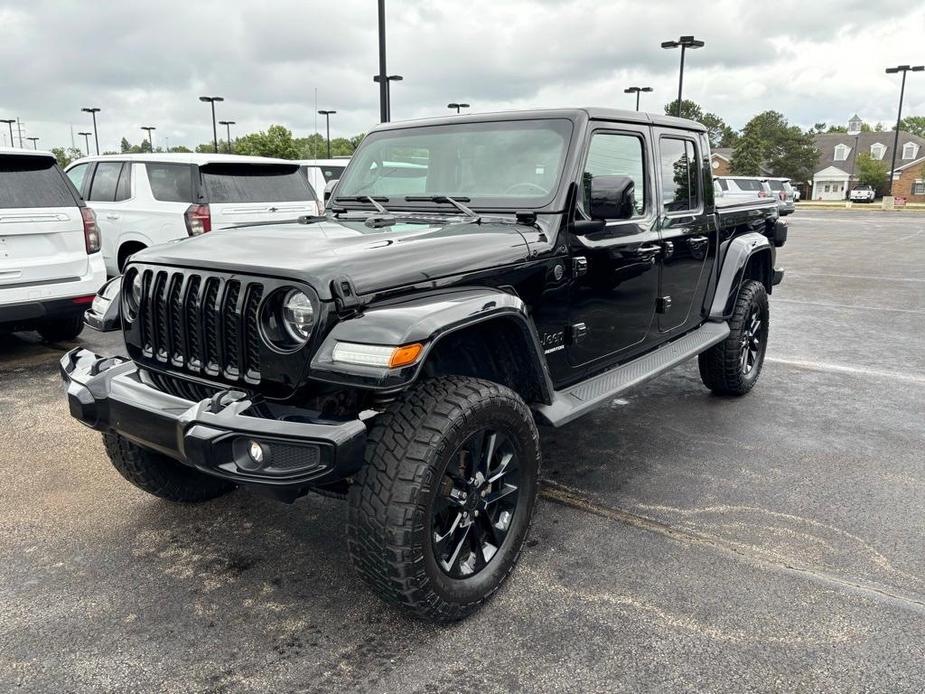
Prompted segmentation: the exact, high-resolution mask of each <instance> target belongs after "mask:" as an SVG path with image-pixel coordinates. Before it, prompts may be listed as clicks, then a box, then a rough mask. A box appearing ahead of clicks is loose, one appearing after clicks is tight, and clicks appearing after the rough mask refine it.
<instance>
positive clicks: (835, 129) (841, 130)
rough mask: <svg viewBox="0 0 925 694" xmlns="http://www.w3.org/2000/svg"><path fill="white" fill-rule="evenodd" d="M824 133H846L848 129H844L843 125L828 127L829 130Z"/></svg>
mask: <svg viewBox="0 0 925 694" xmlns="http://www.w3.org/2000/svg"><path fill="white" fill-rule="evenodd" d="M826 132H827V133H846V132H848V128H846V127H845V126H844V125H830V126H829V129H828V130H826Z"/></svg>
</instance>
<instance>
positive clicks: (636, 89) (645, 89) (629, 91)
mask: <svg viewBox="0 0 925 694" xmlns="http://www.w3.org/2000/svg"><path fill="white" fill-rule="evenodd" d="M651 91H654V90H653V89H652V87H627V88H626V89H624V90H623V93H624V94H632V93H633V92H635V93H636V110H637V111H638V110H639V92H651Z"/></svg>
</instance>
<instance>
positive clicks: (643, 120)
mask: <svg viewBox="0 0 925 694" xmlns="http://www.w3.org/2000/svg"><path fill="white" fill-rule="evenodd" d="M539 118H567V119H569V120H581V119H590V120H600V121H611V122H617V123H640V124H644V125H658V126H661V127H665V128H681V129H684V130H693V131H696V132H706V128H705V127H704V126H703V125H701V124H700V123H697V122H696V121H692V120H688V119H687V118H675V117H674V116H665V115H662V114H660V113H646V112H644V111H626V110H623V109H618V108H601V107H596V106H587V107H582V108H559V109H530V110H523V111H496V112H493V113H466V114H460V115H455V114H454V115H451V116H440V117H437V118H418V119H414V120H405V121H392V122H391V123H382V124H380V125H379V126H378V127H376V128H375V129H374V131H373V132H377V131H382V130H400V129H404V128H419V127H425V126H431V125H449V124H453V123H484V122H490V121H510V120H535V119H539Z"/></svg>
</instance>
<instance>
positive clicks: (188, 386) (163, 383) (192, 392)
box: [147, 371, 222, 402]
mask: <svg viewBox="0 0 925 694" xmlns="http://www.w3.org/2000/svg"><path fill="white" fill-rule="evenodd" d="M147 375H148V377H150V379H151V382H152V383H153V384H154V387H155V388H157V389H158V390H159V391H161V392H163V393H169V394H170V395H174V396H176V397H178V398H183V399H184V400H191V401H193V402H199V401H200V400H205V399H206V398H211V397H212V396H213V395H215V394H216V393H218V392H221V390H222V389H221V388H214V387H210V386H207V385H203V384H202V383H196V382H195V381H188V380H187V379H185V378H177V377H175V376H168V375H167V374H162V373H158V372H157V371H148V372H147Z"/></svg>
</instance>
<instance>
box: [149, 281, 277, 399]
mask: <svg viewBox="0 0 925 694" xmlns="http://www.w3.org/2000/svg"><path fill="white" fill-rule="evenodd" d="M141 272H142V293H143V296H142V300H141V305H140V307H139V309H138V318H137V319H136V323H137V325H138V326H139V327H140V332H141V335H140V337H141V347H142V354H143V355H144V356H145V357H148V358H149V359H152V360H154V361H156V362H160V363H163V364H165V365H168V364H169V365H170V366H171V367H173V368H175V369H181V370H184V371H187V372H190V373H193V374H197V375H200V376H203V377H216V376H220V377H222V378H223V379H225V380H229V381H243V382H246V383H250V384H257V383H259V382H260V335H259V332H258V320H259V319H258V306H259V304H260V299H261V297H262V296H263V284H262V283H260V282H257V281H253V280H248V279H236V278H230V277H223V276H219V275H211V274H210V275H200V274H197V273H195V272H187V271H183V270H169V269H158V268H145V269H143V270H141Z"/></svg>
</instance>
